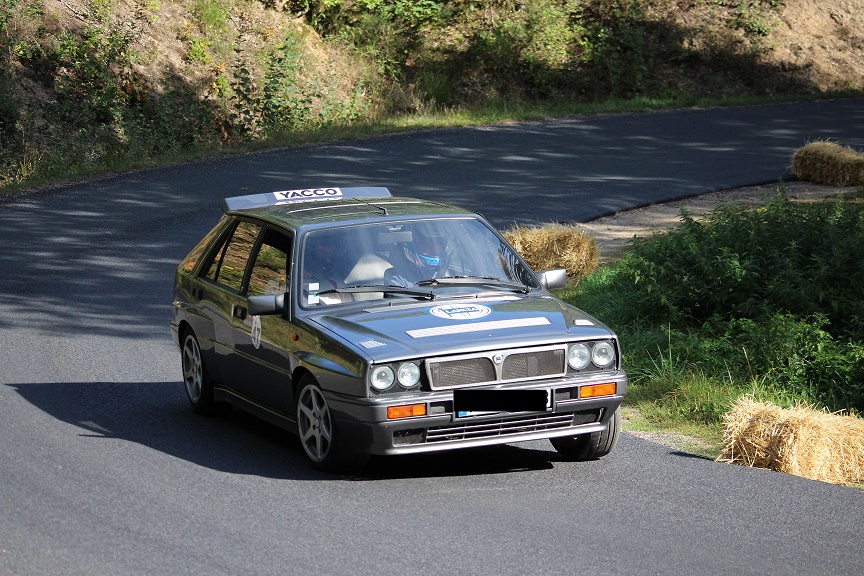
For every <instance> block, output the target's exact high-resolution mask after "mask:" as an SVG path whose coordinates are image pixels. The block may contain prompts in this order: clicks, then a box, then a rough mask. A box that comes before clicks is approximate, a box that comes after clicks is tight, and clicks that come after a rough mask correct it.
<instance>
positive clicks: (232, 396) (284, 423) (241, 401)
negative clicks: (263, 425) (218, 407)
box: [213, 386, 298, 436]
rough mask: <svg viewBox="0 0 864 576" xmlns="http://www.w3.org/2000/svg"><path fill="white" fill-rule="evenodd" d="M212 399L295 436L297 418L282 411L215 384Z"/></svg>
mask: <svg viewBox="0 0 864 576" xmlns="http://www.w3.org/2000/svg"><path fill="white" fill-rule="evenodd" d="M213 399H214V400H216V401H217V402H227V403H229V404H231V405H232V406H234V407H236V408H239V409H240V410H243V411H244V412H248V413H249V414H252V415H253V416H255V417H256V418H260V419H261V420H264V421H265V422H267V423H269V424H272V425H274V426H277V427H279V428H282V429H283V430H287V431H288V432H291V433H292V434H294V435H295V436H296V435H297V433H298V432H297V420H296V419H295V418H292V417H291V416H288V415H287V414H283V413H282V412H276V411H275V410H271V409H269V408H267V407H265V406H262V405H261V404H258V403H257V402H253V401H252V400H250V399H249V398H246V397H245V396H241V395H240V394H237V393H236V392H234V391H233V390H229V389H228V388H223V387H221V386H217V387H215V388H214V389H213Z"/></svg>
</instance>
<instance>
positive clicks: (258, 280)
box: [171, 188, 627, 471]
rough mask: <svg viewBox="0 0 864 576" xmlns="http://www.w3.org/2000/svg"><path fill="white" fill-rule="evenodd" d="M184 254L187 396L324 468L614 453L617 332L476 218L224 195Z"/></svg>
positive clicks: (446, 210)
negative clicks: (242, 414)
mask: <svg viewBox="0 0 864 576" xmlns="http://www.w3.org/2000/svg"><path fill="white" fill-rule="evenodd" d="M224 211H225V214H224V216H223V217H222V218H221V220H220V221H219V223H218V224H217V225H216V226H215V227H214V228H213V230H211V231H210V232H209V233H208V234H207V235H206V236H205V237H204V239H203V240H201V242H200V243H199V244H198V245H197V246H196V247H195V248H194V249H193V250H192V252H191V253H190V254H189V255H188V256H187V257H186V258H185V259H184V260H183V262H182V263H181V264H180V266H179V267H178V269H177V274H176V279H175V284H174V303H173V304H174V316H173V320H172V322H171V328H172V331H173V336H174V340H175V342H176V343H177V345H178V346H179V347H180V350H181V356H182V369H183V378H184V381H185V388H186V393H187V396H188V398H189V402H190V403H191V405H192V408H193V409H194V410H195V411H196V412H199V413H204V414H215V413H220V412H223V411H225V410H226V409H228V408H230V407H231V406H232V405H233V406H236V407H239V408H241V409H243V410H246V411H248V412H251V413H253V414H255V415H257V416H258V417H260V418H263V419H265V420H267V421H269V422H271V423H274V424H276V425H278V426H280V427H283V428H286V429H288V430H290V431H292V432H294V433H296V434H297V435H298V436H299V438H300V442H301V444H302V446H303V450H304V453H305V455H306V456H307V457H308V459H309V461H310V462H311V463H312V465H313V466H315V467H316V468H320V469H322V470H328V471H349V470H353V469H358V468H360V467H362V466H363V465H364V464H365V463H366V462H367V460H368V458H369V455H370V454H409V453H418V452H427V451H437V450H448V449H453V448H463V447H470V446H486V445H492V444H501V443H510V442H519V441H525V440H537V439H542V438H548V439H550V441H551V442H552V445H553V446H554V447H555V448H556V450H558V452H559V453H561V454H562V455H563V456H565V457H566V458H569V459H575V460H584V459H593V458H597V457H600V456H603V455H605V454H607V453H609V452H610V451H611V450H612V449H613V447H614V446H615V443H616V441H617V438H618V433H619V429H620V420H621V416H620V405H621V401H622V399H623V396H624V393H625V391H626V388H627V376H626V374H625V373H624V372H623V371H622V370H621V360H620V358H621V353H620V349H619V344H618V339H617V337H616V335H615V334H614V333H613V332H612V331H610V330H609V328H607V327H606V326H604V325H603V324H601V323H600V322H599V321H597V320H596V319H594V318H592V317H591V316H589V315H587V314H586V313H584V312H582V311H581V310H579V309H577V308H574V307H572V306H570V305H568V304H566V303H564V302H562V301H560V300H558V299H556V298H554V297H553V296H551V295H550V294H549V293H548V290H549V289H550V288H556V287H560V286H563V285H564V284H566V276H565V273H564V271H563V270H546V271H541V272H537V273H535V272H533V271H532V270H531V269H530V268H529V267H528V265H527V264H526V263H525V262H524V260H523V259H522V258H521V257H520V256H519V254H517V253H516V251H515V250H514V249H513V248H512V247H511V246H510V245H509V244H508V243H507V242H506V241H505V240H504V239H503V238H502V237H501V235H500V234H499V233H498V232H497V231H496V230H495V229H494V228H493V227H492V226H491V225H489V224H488V223H487V222H486V221H485V220H484V219H483V218H482V217H481V216H479V215H477V214H474V213H472V212H468V211H465V210H462V209H459V208H456V207H453V206H449V205H445V204H440V203H437V202H430V201H426V200H417V199H413V198H399V197H392V196H390V193H389V192H388V190H387V189H386V188H341V189H340V188H318V189H303V190H288V191H281V192H271V193H266V194H255V195H251V196H239V197H235V198H228V199H226V200H225V203H224Z"/></svg>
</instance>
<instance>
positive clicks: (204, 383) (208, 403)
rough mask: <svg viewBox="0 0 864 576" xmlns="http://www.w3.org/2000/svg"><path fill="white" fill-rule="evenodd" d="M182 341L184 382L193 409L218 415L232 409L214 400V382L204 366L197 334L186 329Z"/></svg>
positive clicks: (199, 412) (197, 411) (201, 412)
mask: <svg viewBox="0 0 864 576" xmlns="http://www.w3.org/2000/svg"><path fill="white" fill-rule="evenodd" d="M181 342H182V344H181V352H180V355H181V362H182V367H183V384H184V388H185V389H186V398H188V399H189V404H190V405H191V406H192V410H194V411H195V412H196V413H197V414H204V415H205V416H218V415H222V414H225V413H227V412H228V411H230V410H231V406H230V405H228V404H224V403H221V402H216V401H215V400H213V382H212V381H211V380H210V376H209V374H207V370H206V368H205V367H204V360H203V359H202V358H201V346H199V345H198V339H197V338H196V337H195V334H194V333H193V332H192V331H191V330H185V331H184V332H183V334H182V336H181Z"/></svg>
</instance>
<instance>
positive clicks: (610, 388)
mask: <svg viewBox="0 0 864 576" xmlns="http://www.w3.org/2000/svg"><path fill="white" fill-rule="evenodd" d="M617 391H618V386H617V385H616V384H615V382H608V383H606V384H592V385H590V386H582V388H580V389H579V397H580V398H597V397H598V396H614V395H615V392H617Z"/></svg>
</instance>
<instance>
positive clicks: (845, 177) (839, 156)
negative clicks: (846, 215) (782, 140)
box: [792, 141, 864, 186]
mask: <svg viewBox="0 0 864 576" xmlns="http://www.w3.org/2000/svg"><path fill="white" fill-rule="evenodd" d="M792 173H793V174H794V175H795V176H796V177H798V178H799V179H800V180H806V181H807V182H815V183H816V184H827V185H829V186H862V185H864V154H862V153H861V152H856V151H855V150H853V149H852V148H849V147H848V146H841V145H840V144H837V143H835V142H827V141H819V142H811V143H810V144H807V145H806V146H804V147H802V148H799V149H798V150H796V151H795V154H793V155H792Z"/></svg>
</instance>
